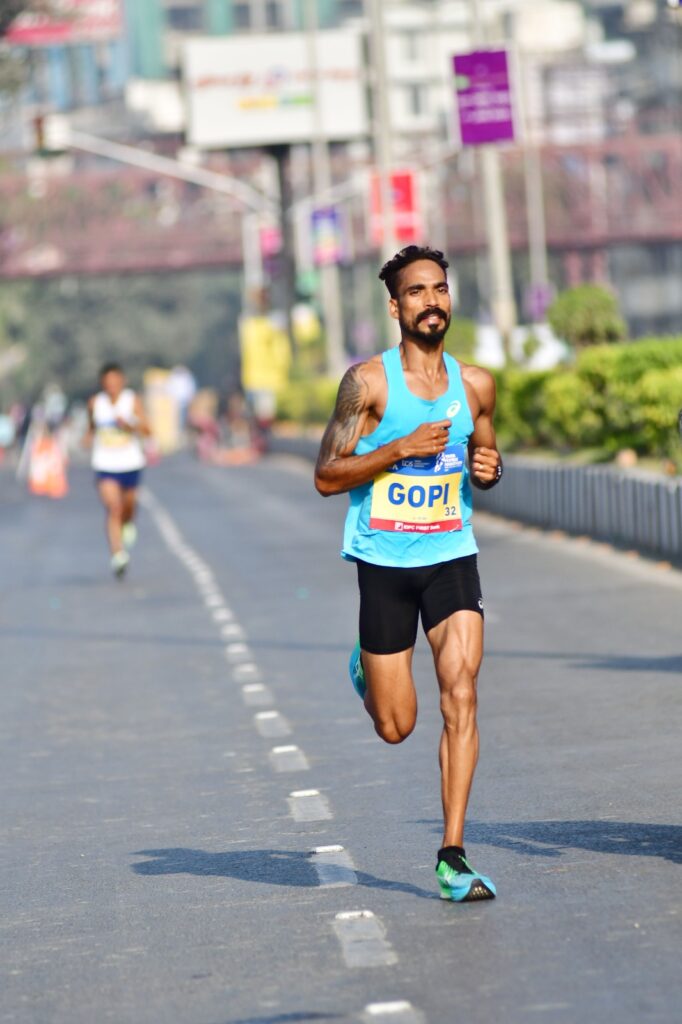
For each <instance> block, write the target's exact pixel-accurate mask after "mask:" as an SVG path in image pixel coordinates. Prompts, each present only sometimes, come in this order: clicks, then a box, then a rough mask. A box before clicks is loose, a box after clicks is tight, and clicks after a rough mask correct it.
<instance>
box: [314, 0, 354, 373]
mask: <svg viewBox="0 0 682 1024" xmlns="http://www.w3.org/2000/svg"><path fill="white" fill-rule="evenodd" d="M318 27H319V26H318V18H317V0H307V3H306V34H307V43H308V68H309V73H310V84H311V88H312V90H313V132H312V137H311V151H312V164H313V195H314V201H315V206H317V205H318V203H320V201H321V197H322V195H323V193H324V192H327V191H328V190H329V189H330V188H331V184H332V180H331V168H330V164H329V145H328V143H327V140H326V137H325V135H324V126H323V124H322V106H321V97H320V77H319V66H318V59H317V42H318ZM309 230H310V228H309ZM320 281H321V285H322V308H323V311H324V325H325V340H326V347H327V370H328V372H329V373H330V374H331V375H333V376H335V377H340V376H341V374H342V373H343V372H344V370H345V368H346V355H345V345H344V326H343V307H342V304H341V275H340V274H339V268H338V265H337V264H336V263H329V264H326V265H324V266H322V267H321V268H320Z"/></svg>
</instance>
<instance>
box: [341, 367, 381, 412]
mask: <svg viewBox="0 0 682 1024" xmlns="http://www.w3.org/2000/svg"><path fill="white" fill-rule="evenodd" d="M385 385H386V374H385V373H384V367H383V363H382V359H381V356H380V355H379V356H372V358H371V359H367V360H366V361H365V362H362V363H354V364H353V366H350V367H349V368H348V369H347V370H346V372H345V374H344V375H343V377H342V379H341V383H340V384H339V397H342V396H343V397H346V396H348V395H350V394H355V395H357V396H358V397H360V396H362V398H363V399H364V400H365V402H367V404H371V402H372V401H373V400H374V398H375V397H376V395H377V394H378V393H379V392H380V390H381V388H382V386H383V387H385Z"/></svg>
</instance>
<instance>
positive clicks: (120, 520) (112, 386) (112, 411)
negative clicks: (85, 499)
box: [88, 363, 151, 579]
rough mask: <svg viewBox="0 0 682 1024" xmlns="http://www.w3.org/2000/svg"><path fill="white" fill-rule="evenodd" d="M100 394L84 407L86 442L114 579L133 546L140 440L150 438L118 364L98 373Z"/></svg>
mask: <svg viewBox="0 0 682 1024" xmlns="http://www.w3.org/2000/svg"><path fill="white" fill-rule="evenodd" d="M99 379H100V387H101V390H100V391H99V392H98V393H97V394H96V395H93V397H92V398H91V399H90V401H89V402H88V413H89V417H90V434H91V438H92V460H91V461H92V468H93V469H94V471H95V480H96V483H97V491H98V493H99V496H100V500H101V502H102V504H103V505H104V508H105V511H106V529H107V538H108V540H109V548H110V550H111V569H112V572H113V573H114V575H115V576H117V577H118V578H119V579H120V578H121V577H122V576H123V575H124V574H125V571H126V569H127V568H128V562H129V561H130V555H129V550H130V548H131V547H132V546H133V544H134V543H135V540H136V537H137V528H136V526H135V522H134V519H135V511H136V503H137V488H138V486H139V484H140V479H141V476H142V469H143V468H144V465H145V456H144V451H143V449H142V442H141V438H142V437H148V436H149V435H150V433H151V431H150V429H149V425H148V423H147V418H146V416H145V414H144V409H143V407H142V402H141V400H140V398H139V396H138V395H136V394H135V392H134V391H133V390H132V389H131V388H128V387H126V379H125V376H124V373H123V370H122V369H121V367H120V366H119V365H118V363H107V365H106V366H104V367H102V370H101V371H100V376H99Z"/></svg>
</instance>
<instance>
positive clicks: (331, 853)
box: [310, 846, 358, 888]
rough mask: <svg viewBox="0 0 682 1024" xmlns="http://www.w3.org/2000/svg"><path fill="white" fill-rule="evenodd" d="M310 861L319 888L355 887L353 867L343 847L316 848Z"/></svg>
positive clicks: (356, 877)
mask: <svg viewBox="0 0 682 1024" xmlns="http://www.w3.org/2000/svg"><path fill="white" fill-rule="evenodd" d="M310 859H311V861H312V863H313V867H314V868H315V871H316V872H317V877H318V879H319V881H320V885H321V886H325V887H326V888H332V887H335V888H338V887H339V886H341V885H357V881H358V876H357V875H356V874H355V865H354V864H353V860H352V858H351V855H350V854H349V853H348V851H347V850H344V848H343V846H316V847H315V849H314V850H312V852H311V854H310Z"/></svg>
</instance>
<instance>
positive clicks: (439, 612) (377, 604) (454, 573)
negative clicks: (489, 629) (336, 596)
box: [357, 555, 483, 654]
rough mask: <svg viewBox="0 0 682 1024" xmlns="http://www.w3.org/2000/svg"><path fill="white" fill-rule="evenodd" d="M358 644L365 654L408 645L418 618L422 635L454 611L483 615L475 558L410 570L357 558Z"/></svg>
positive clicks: (413, 639) (403, 648)
mask: <svg viewBox="0 0 682 1024" xmlns="http://www.w3.org/2000/svg"><path fill="white" fill-rule="evenodd" d="M357 567H358V586H359V588H360V646H361V648H362V649H363V651H368V652H369V653H370V654H395V653H396V652H397V651H405V650H407V649H408V648H410V647H414V644H415V642H416V639H417V629H418V626H419V616H420V615H421V620H422V626H423V627H424V632H425V633H428V631H429V630H430V629H433V627H434V626H437V625H438V623H439V622H442V621H443V620H444V619H447V618H449V617H450V615H453V614H454V613H455V612H460V611H472V612H478V613H479V615H483V599H482V597H481V582H480V580H479V577H478V564H477V559H476V555H467V556H466V557H465V558H453V559H452V560H451V561H449V562H438V563H437V564H436V565H424V566H418V567H417V568H414V569H401V568H393V567H392V566H386V565H372V564H371V563H370V562H361V561H359V560H358V562H357Z"/></svg>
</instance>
